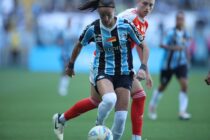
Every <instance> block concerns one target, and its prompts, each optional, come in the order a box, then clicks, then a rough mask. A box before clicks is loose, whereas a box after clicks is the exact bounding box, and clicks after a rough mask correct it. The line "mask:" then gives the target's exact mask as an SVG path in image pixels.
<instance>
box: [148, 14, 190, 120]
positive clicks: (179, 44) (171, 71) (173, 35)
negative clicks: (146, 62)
mask: <svg viewBox="0 0 210 140" xmlns="http://www.w3.org/2000/svg"><path fill="white" fill-rule="evenodd" d="M189 42H190V37H189V34H188V32H187V31H186V29H185V15H184V13H183V12H182V11H180V12H178V13H177V15H176V27H174V28H173V29H171V30H169V31H168V32H167V33H166V35H165V37H164V38H163V42H162V45H161V48H163V49H164V57H163V61H162V69H161V74H160V85H159V88H158V89H156V90H154V92H153V95H152V98H151V100H150V104H149V114H148V115H149V118H151V119H152V120H155V119H156V118H157V114H156V108H157V105H158V102H159V100H160V99H161V97H162V93H163V91H164V90H165V89H166V87H167V85H168V83H169V82H170V80H171V78H172V76H173V75H176V77H177V80H178V82H179V84H180V88H181V90H180V93H179V118H180V119H181V120H188V119H190V118H191V115H190V114H189V113H187V107H188V95H187V87H188V78H187V75H188V64H189V62H190V60H189V58H190V57H189V51H188V50H189V49H188V46H189Z"/></svg>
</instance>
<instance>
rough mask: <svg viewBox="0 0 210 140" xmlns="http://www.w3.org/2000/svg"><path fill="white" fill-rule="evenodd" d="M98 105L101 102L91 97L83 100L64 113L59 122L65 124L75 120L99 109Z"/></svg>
mask: <svg viewBox="0 0 210 140" xmlns="http://www.w3.org/2000/svg"><path fill="white" fill-rule="evenodd" d="M98 104H99V101H97V100H96V99H93V98H91V97H90V98H85V99H82V100H80V101H78V102H77V103H76V104H75V105H74V106H72V107H71V108H70V109H69V110H67V111H66V112H65V113H63V114H62V115H61V116H60V118H59V121H60V122H61V123H65V122H66V121H67V120H70V119H73V118H75V117H77V116H79V115H81V114H82V113H85V112H87V111H90V110H93V109H95V108H97V106H98Z"/></svg>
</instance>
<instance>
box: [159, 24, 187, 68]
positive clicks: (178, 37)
mask: <svg viewBox="0 0 210 140" xmlns="http://www.w3.org/2000/svg"><path fill="white" fill-rule="evenodd" d="M189 40H190V36H189V34H188V33H187V32H186V31H185V30H182V31H179V30H176V28H173V29H171V30H169V31H168V32H167V34H166V35H165V36H164V38H163V42H162V45H164V46H168V47H173V46H176V45H177V46H183V47H185V48H184V49H183V50H181V51H171V50H164V57H163V60H162V69H163V70H165V69H175V68H177V67H178V66H180V65H187V63H188V61H187V55H186V54H187V53H186V51H187V49H188V46H189V43H190V41H189Z"/></svg>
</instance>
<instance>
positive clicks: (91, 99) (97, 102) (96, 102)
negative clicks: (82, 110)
mask: <svg viewBox="0 0 210 140" xmlns="http://www.w3.org/2000/svg"><path fill="white" fill-rule="evenodd" d="M90 101H91V102H92V103H93V104H94V105H96V106H98V105H99V104H100V102H101V101H100V99H97V98H94V97H90Z"/></svg>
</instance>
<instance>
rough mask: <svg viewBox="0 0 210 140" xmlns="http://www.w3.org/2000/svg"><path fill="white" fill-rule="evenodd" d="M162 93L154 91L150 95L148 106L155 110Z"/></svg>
mask: <svg viewBox="0 0 210 140" xmlns="http://www.w3.org/2000/svg"><path fill="white" fill-rule="evenodd" d="M162 95H163V94H162V93H161V92H159V91H158V90H154V91H153V94H152V98H151V100H150V106H152V107H154V108H156V107H157V105H158V103H159V101H160V99H161V98H162Z"/></svg>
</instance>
